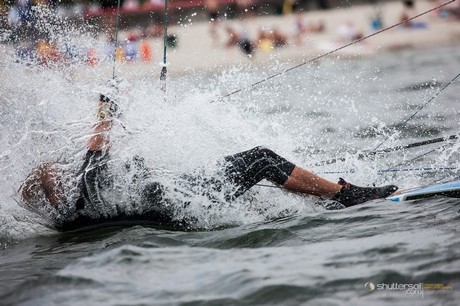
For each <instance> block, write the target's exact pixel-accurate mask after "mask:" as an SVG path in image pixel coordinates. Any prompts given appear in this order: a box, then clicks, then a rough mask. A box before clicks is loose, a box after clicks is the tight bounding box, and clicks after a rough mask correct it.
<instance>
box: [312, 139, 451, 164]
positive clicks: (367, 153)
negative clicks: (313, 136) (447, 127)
mask: <svg viewBox="0 0 460 306" xmlns="http://www.w3.org/2000/svg"><path fill="white" fill-rule="evenodd" d="M459 138H460V137H459V135H450V136H446V137H440V138H434V139H428V140H425V141H420V142H414V143H410V144H408V145H405V146H396V147H392V148H386V149H381V150H374V151H370V152H366V153H362V154H359V155H358V158H359V159H362V158H365V157H370V156H375V155H378V154H381V153H390V152H395V151H402V150H406V149H411V148H416V147H421V146H426V145H429V144H433V143H439V142H444V141H449V140H454V139H459ZM345 160H346V159H345V158H343V157H342V158H333V159H330V160H324V161H321V162H319V163H316V164H314V165H312V166H313V167H320V166H324V165H330V164H334V163H336V162H338V161H345Z"/></svg>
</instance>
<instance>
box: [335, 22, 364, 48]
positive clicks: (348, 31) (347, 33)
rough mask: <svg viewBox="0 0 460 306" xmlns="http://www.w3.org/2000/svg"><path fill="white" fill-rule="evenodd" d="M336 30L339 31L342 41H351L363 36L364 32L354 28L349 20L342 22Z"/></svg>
mask: <svg viewBox="0 0 460 306" xmlns="http://www.w3.org/2000/svg"><path fill="white" fill-rule="evenodd" d="M337 31H338V33H339V37H340V41H342V42H344V43H346V42H352V41H355V40H358V39H361V38H363V37H364V34H363V33H362V32H360V31H358V30H357V29H356V27H355V25H354V23H353V22H352V21H351V20H348V21H346V22H344V23H342V24H341V25H340V26H339V28H338V30H337Z"/></svg>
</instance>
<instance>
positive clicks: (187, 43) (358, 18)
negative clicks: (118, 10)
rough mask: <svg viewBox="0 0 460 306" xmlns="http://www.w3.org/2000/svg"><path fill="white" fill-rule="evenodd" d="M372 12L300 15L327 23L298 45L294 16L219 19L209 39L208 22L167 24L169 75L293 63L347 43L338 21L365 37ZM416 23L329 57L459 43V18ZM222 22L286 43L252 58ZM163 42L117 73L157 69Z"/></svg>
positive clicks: (388, 18)
mask: <svg viewBox="0 0 460 306" xmlns="http://www.w3.org/2000/svg"><path fill="white" fill-rule="evenodd" d="M451 5H452V4H451ZM453 5H456V4H455V3H454V4H453ZM434 6H435V2H433V1H417V5H416V11H415V13H416V14H420V13H422V12H423V11H426V10H429V9H431V8H433V7H434ZM403 9H404V8H403V5H402V3H400V2H390V3H385V4H383V5H381V7H380V10H381V14H382V19H383V26H384V27H388V26H391V25H393V24H395V23H398V22H399V18H400V15H401V13H402V12H403ZM375 14H376V7H375V6H372V5H363V6H357V7H353V8H346V9H343V8H342V9H332V10H328V11H313V12H306V13H303V14H302V20H304V21H305V22H313V23H317V22H319V21H323V22H325V24H326V29H325V31H324V32H322V33H307V34H305V35H304V37H303V39H302V40H303V43H302V44H301V45H296V43H295V42H294V40H293V33H294V31H295V20H296V16H295V15H286V16H266V17H257V18H250V19H246V20H228V21H224V22H221V23H220V24H219V26H218V27H219V28H218V41H217V42H216V41H214V42H213V41H212V39H211V36H210V33H209V29H210V26H209V24H208V23H206V22H204V23H203V22H202V23H194V24H190V25H187V26H177V25H172V26H171V27H170V28H169V33H173V34H176V35H177V37H178V47H177V48H176V49H174V50H171V49H169V51H168V63H169V66H168V71H169V72H170V73H171V75H181V74H189V73H195V72H198V71H200V72H210V73H213V72H216V71H219V70H222V69H224V68H227V67H229V66H232V65H243V66H244V65H265V64H269V63H270V62H273V61H278V62H287V61H289V62H290V63H292V64H293V65H295V64H297V63H302V62H303V61H308V60H310V59H312V58H314V57H315V56H318V55H321V54H323V53H325V52H328V51H331V50H333V49H335V48H338V47H340V46H342V45H345V44H346V43H348V42H347V41H342V40H341V39H340V35H339V33H338V29H339V27H340V25H341V24H343V23H346V22H348V21H352V22H353V23H354V25H355V28H356V30H357V31H360V32H361V33H363V34H364V35H369V34H372V33H373V32H375V30H372V29H371V26H370V23H371V19H372V17H373V16H375ZM415 22H417V23H420V24H424V25H425V26H426V27H424V28H418V29H417V28H415V29H410V28H404V27H401V26H400V27H397V28H394V29H391V30H388V31H385V32H384V33H381V34H378V35H376V36H374V37H371V38H369V39H367V40H365V41H364V42H362V43H359V44H356V45H353V46H350V47H347V48H345V49H343V50H341V51H339V52H337V53H335V54H334V56H340V57H360V56H375V55H377V54H379V53H380V52H385V51H393V50H400V49H403V48H426V47H432V46H439V45H452V44H458V43H460V23H459V22H458V21H452V20H443V19H441V18H439V17H438V16H437V15H436V13H435V12H432V13H429V14H427V15H424V16H422V17H420V18H417V19H416V20H415ZM227 26H230V27H232V28H235V29H237V30H241V29H244V30H245V31H246V32H247V34H248V35H249V37H250V38H251V39H255V37H256V34H257V31H258V29H266V30H270V29H274V28H277V29H279V30H280V31H281V32H283V33H285V34H286V36H288V40H289V44H288V45H287V46H286V47H283V48H279V49H271V50H270V51H269V52H264V51H261V50H256V52H255V54H254V56H253V57H252V58H249V57H248V56H247V55H245V54H243V53H242V52H241V51H240V50H239V49H238V48H237V47H232V48H227V47H225V42H226V40H227V39H228V37H227V36H228V35H227V34H226V33H225V27H227ZM122 36H126V33H123V34H122ZM162 43H163V42H162V40H161V39H156V40H152V41H151V44H152V49H153V54H154V59H153V63H149V64H145V63H142V62H140V61H138V62H133V63H126V64H123V65H120V66H119V70H120V73H124V72H125V71H126V72H128V71H132V70H133V69H134V70H135V71H136V74H142V75H144V74H145V73H150V72H151V69H154V70H155V69H157V68H158V66H157V64H158V62H160V61H161V58H162Z"/></svg>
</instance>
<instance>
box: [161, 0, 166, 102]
mask: <svg viewBox="0 0 460 306" xmlns="http://www.w3.org/2000/svg"><path fill="white" fill-rule="evenodd" d="M167 36H168V0H165V10H164V15H163V63H160V65H161V66H162V68H161V73H160V81H162V82H163V83H162V86H161V89H162V90H163V93H166V74H167V69H166V66H167V63H166V43H167V41H166V40H167Z"/></svg>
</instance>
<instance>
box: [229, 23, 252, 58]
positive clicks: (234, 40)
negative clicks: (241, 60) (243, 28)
mask: <svg viewBox="0 0 460 306" xmlns="http://www.w3.org/2000/svg"><path fill="white" fill-rule="evenodd" d="M226 31H227V34H228V40H227V42H226V44H225V46H226V47H227V48H231V47H234V46H237V47H238V48H239V49H240V50H241V51H242V52H243V53H244V54H245V55H247V56H248V57H249V58H251V57H252V56H253V55H254V49H255V48H254V43H253V42H252V41H251V40H250V39H249V38H248V37H247V36H243V35H242V34H241V33H239V32H237V31H236V30H235V29H233V28H231V27H229V26H227V28H226Z"/></svg>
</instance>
